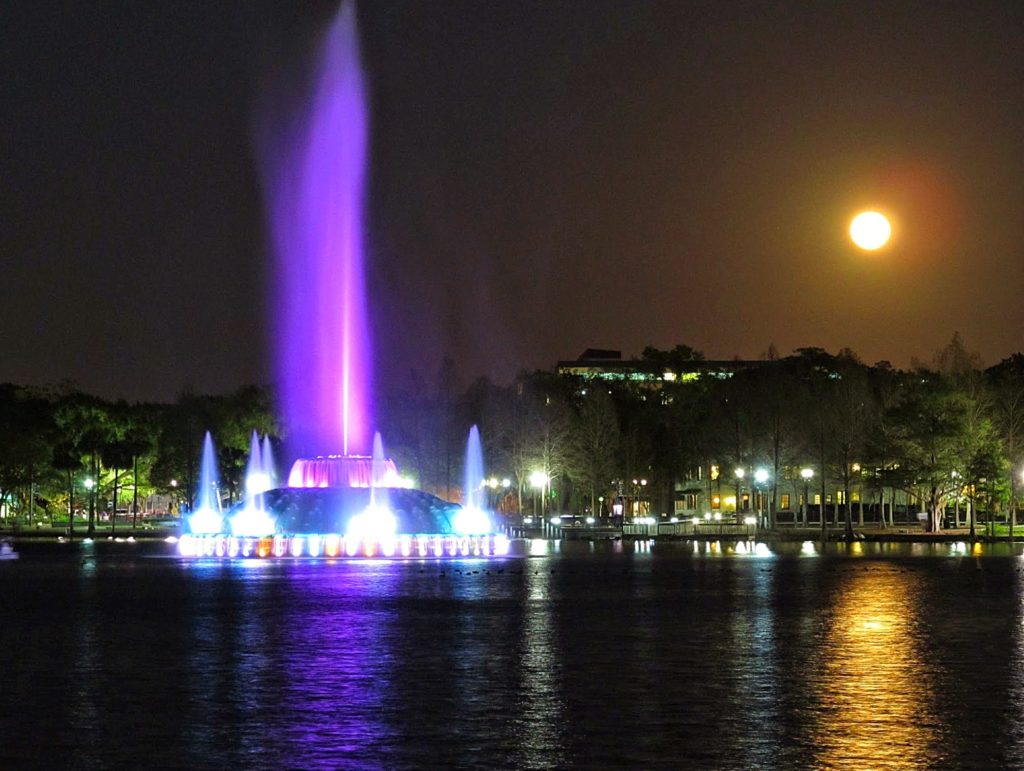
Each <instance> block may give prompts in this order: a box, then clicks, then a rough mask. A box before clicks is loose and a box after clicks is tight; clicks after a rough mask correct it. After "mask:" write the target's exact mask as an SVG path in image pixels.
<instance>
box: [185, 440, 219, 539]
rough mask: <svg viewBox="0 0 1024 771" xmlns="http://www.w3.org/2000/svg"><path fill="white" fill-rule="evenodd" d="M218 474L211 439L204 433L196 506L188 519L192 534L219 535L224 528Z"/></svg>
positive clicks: (215, 455) (215, 454)
mask: <svg viewBox="0 0 1024 771" xmlns="http://www.w3.org/2000/svg"><path fill="white" fill-rule="evenodd" d="M219 488H220V474H219V473H218V472H217V453H216V451H215V450H214V448H213V437H212V436H210V432H209V431H207V432H206V436H205V437H204V438H203V454H202V460H201V461H200V464H199V487H198V489H197V490H196V505H195V507H194V508H193V509H192V513H191V514H190V515H189V517H188V525H189V530H190V531H191V532H193V533H220V532H222V530H223V528H224V514H223V511H222V509H221V505H220V492H219Z"/></svg>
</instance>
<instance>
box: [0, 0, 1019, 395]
mask: <svg viewBox="0 0 1024 771" xmlns="http://www.w3.org/2000/svg"><path fill="white" fill-rule="evenodd" d="M808 6H809V7H808ZM336 7H337V4H336V3H334V2H317V3H291V2H289V3H281V2H277V1H276V0H274V1H271V0H260V1H259V2H254V1H252V0H247V1H246V2H230V1H228V0H222V2H206V3H198V2H190V3H186V2H173V3H168V2H148V1H147V2H131V3H126V2H121V3H114V2H109V3H107V2H105V3H98V2H67V3H48V2H44V1H43V0H14V2H7V3H4V4H3V6H2V7H0V61H2V62H3V68H2V73H3V76H2V77H0V143H2V152H0V181H2V184H0V196H2V198H0V382H2V381H11V382H17V383H26V384H48V383H56V382H58V381H62V380H65V379H70V380H72V381H74V382H75V383H76V384H77V385H78V386H79V387H81V388H82V389H84V390H87V391H91V392H94V393H97V394H100V395H103V396H106V397H125V398H128V399H130V400H139V399H159V400H169V399H173V398H174V397H175V395H177V394H178V393H180V392H181V391H182V390H183V389H184V388H191V389H193V390H196V391H199V392H212V393H217V392H223V391H226V390H229V389H232V388H234V387H237V386H239V385H243V384H246V383H253V382H256V383H262V382H268V381H269V379H270V377H271V375H270V373H271V372H272V371H273V368H272V366H271V363H270V361H269V358H270V351H271V345H270V343H269V336H270V334H271V329H272V327H273V323H274V321H273V320H274V313H273V301H272V300H271V299H270V298H269V297H268V294H269V287H268V286H267V284H268V280H267V277H268V275H269V269H268V268H269V260H270V255H269V254H268V248H269V247H268V243H269V240H268V237H267V230H266V218H265V215H264V210H263V198H262V194H261V190H260V174H259V171H258V169H259V165H258V162H257V159H256V153H255V150H254V137H256V136H258V135H259V132H260V130H261V126H262V125H263V124H264V123H265V121H266V120H267V113H268V110H271V109H272V107H271V106H272V105H277V104H280V103H281V99H280V98H279V97H280V94H282V93H293V94H294V93H301V89H300V88H299V85H300V84H301V74H302V72H303V69H302V68H303V66H304V64H305V63H308V61H309V57H310V55H311V53H312V52H313V51H314V50H315V47H316V42H317V37H318V35H319V34H320V32H321V31H322V29H323V27H324V26H325V25H326V23H327V22H328V20H329V19H330V17H331V16H332V15H333V13H334V11H335V9H336ZM359 18H360V24H361V27H362V39H363V58H364V67H365V70H366V74H367V81H368V85H369V91H370V98H371V102H372V105H371V110H372V117H371V124H372V125H371V143H372V150H371V153H372V168H371V169H370V171H369V183H368V190H367V195H368V212H367V219H368V222H367V229H368V233H367V240H368V245H369V254H368V256H367V259H368V269H367V270H368V277H369V283H370V292H371V303H372V306H373V325H374V329H375V333H374V334H375V339H376V345H375V347H376V362H377V368H378V370H379V372H380V375H379V378H380V380H381V381H382V382H384V383H385V384H393V383H396V382H401V381H402V380H403V379H404V378H405V377H407V375H408V371H409V370H410V369H411V368H415V369H417V370H419V371H420V373H421V374H422V375H423V377H424V379H426V380H427V381H428V382H430V381H432V380H433V379H434V377H435V375H436V372H437V370H438V369H439V367H440V363H441V360H442V358H443V357H445V356H449V357H451V358H452V359H454V361H455V362H456V366H457V369H458V371H459V373H460V374H461V376H462V378H463V380H464V381H468V380H470V379H471V378H473V377H475V376H477V375H488V376H490V377H491V378H492V379H494V380H496V381H498V382H508V381H509V380H510V378H511V377H512V376H513V375H514V374H515V373H516V371H518V370H519V369H520V368H524V367H525V368H530V369H532V368H544V369H546V368H550V367H551V366H552V365H553V364H554V363H555V362H556V361H557V360H559V359H567V358H574V357H575V356H577V355H578V354H579V353H580V352H581V351H582V350H583V349H585V348H588V347H601V348H615V349H621V350H622V351H623V352H624V354H625V355H627V356H629V355H633V354H638V353H639V352H640V350H641V349H642V348H643V347H644V346H646V345H654V346H656V347H660V348H670V347H672V346H674V345H676V344H677V343H685V344H688V345H690V346H693V347H695V348H698V349H700V350H702V351H704V353H705V354H706V355H707V356H708V357H709V358H713V359H727V358H732V357H735V356H739V357H742V358H756V357H758V356H760V355H761V354H762V353H763V352H764V351H765V350H766V349H767V348H768V346H769V345H770V344H774V345H775V346H776V347H777V349H778V350H779V351H780V352H781V353H783V354H785V353H788V352H790V351H792V350H793V349H794V348H796V347H802V346H820V347H823V348H826V349H828V350H830V351H833V352H834V351H836V350H838V349H839V348H842V347H849V348H852V349H853V350H854V351H856V352H857V353H858V354H860V356H861V357H862V358H863V359H864V360H865V361H866V362H867V363H874V362H876V361H878V360H881V359H886V360H889V361H891V362H892V363H893V364H894V365H896V366H907V365H909V364H910V361H911V358H912V357H917V358H918V359H922V360H930V359H931V357H932V355H933V354H934V352H935V351H936V350H937V349H938V348H940V347H942V346H943V345H945V344H946V343H947V342H948V341H949V340H950V339H951V337H952V335H953V333H954V332H956V331H959V332H960V333H961V335H962V337H963V338H964V341H965V343H966V345H967V346H968V347H969V348H971V349H973V350H976V351H978V352H979V353H980V354H981V355H982V358H983V360H984V361H985V363H986V364H993V363H996V362H998V361H999V360H1000V359H1001V358H1004V357H1005V356H1008V355H1010V354H1012V353H1014V352H1016V351H1019V350H1022V348H1024V302H1022V299H1024V298H1022V294H1024V261H1022V259H1021V257H1022V252H1024V249H1022V246H1024V186H1022V182H1024V110H1022V105H1024V4H1022V3H1020V2H980V1H975V2H963V3H945V2H936V1H935V0H931V1H930V2H892V0H886V1H884V2H849V3H844V4H837V3H817V4H807V3H797V2H792V3H791V2H717V1H715V2H706V3H691V2H683V1H682V0H673V1H671V2H661V3H657V2H638V1H637V2H626V1H625V0H620V1H619V2H598V1H596V0H587V1H586V2H584V1H583V0H575V1H573V2H559V1H557V0H539V1H538V2H532V3H520V2H511V0H509V1H507V2H437V3H430V2H393V1H391V0H388V1H387V2H377V3H373V2H364V3H362V4H361V5H360V7H359ZM275 95H276V96H275ZM865 207H877V208H879V209H880V210H882V211H885V212H886V213H888V214H890V215H892V216H893V218H894V221H895V226H896V232H895V237H894V239H893V241H892V243H891V244H890V245H889V246H888V247H886V248H885V249H884V250H882V251H881V252H879V253H873V254H869V253H865V252H861V251H859V250H857V249H856V248H855V247H853V246H852V245H851V244H850V243H849V240H848V238H847V235H846V226H847V223H848V221H849V219H850V218H851V217H852V216H853V214H855V213H856V212H857V211H858V210H859V209H861V208H865Z"/></svg>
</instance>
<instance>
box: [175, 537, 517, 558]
mask: <svg viewBox="0 0 1024 771" xmlns="http://www.w3.org/2000/svg"><path fill="white" fill-rule="evenodd" d="M510 544H511V541H510V540H509V539H508V537H507V536H505V535H502V534H500V533H498V534H491V535H478V536H458V535H430V534H415V535H411V534H405V535H399V536H395V537H393V538H385V539H383V540H377V539H374V538H358V537H351V538H350V537H348V536H343V535H341V534H339V533H326V534H321V533H312V534H301V535H299V534H296V535H274V536H264V537H262V538H253V537H241V538H239V537H236V536H233V535H232V536H229V535H224V534H223V533H218V534H216V535H183V536H182V537H181V538H180V539H179V540H178V553H179V554H180V555H181V556H182V557H208V558H216V559H239V558H240V559H296V558H305V559H309V558H316V559H342V558H344V559H462V558H466V557H506V556H509V547H510Z"/></svg>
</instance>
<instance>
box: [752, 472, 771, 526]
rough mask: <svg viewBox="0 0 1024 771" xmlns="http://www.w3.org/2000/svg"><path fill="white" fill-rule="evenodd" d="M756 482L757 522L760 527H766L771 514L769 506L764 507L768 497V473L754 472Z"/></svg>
mask: <svg viewBox="0 0 1024 771" xmlns="http://www.w3.org/2000/svg"><path fill="white" fill-rule="evenodd" d="M754 481H755V482H756V483H757V520H758V524H759V526H760V527H766V526H767V525H768V522H767V520H768V515H769V514H770V512H768V511H767V508H768V507H767V506H765V505H764V502H765V501H764V499H765V496H766V495H767V487H766V485H767V483H768V472H767V471H766V470H765V469H763V468H759V469H758V470H757V471H755V472H754Z"/></svg>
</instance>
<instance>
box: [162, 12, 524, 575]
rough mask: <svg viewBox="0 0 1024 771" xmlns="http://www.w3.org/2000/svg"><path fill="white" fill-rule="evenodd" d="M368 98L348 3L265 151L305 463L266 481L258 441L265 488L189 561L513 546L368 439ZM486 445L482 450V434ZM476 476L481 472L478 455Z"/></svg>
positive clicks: (190, 546)
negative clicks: (297, 107)
mask: <svg viewBox="0 0 1024 771" xmlns="http://www.w3.org/2000/svg"><path fill="white" fill-rule="evenodd" d="M363 94H364V86H363V73H362V68H361V64H360V53H359V36H358V32H357V29H356V12H355V5H354V4H353V3H345V4H343V6H342V7H341V9H340V11H339V13H338V16H337V18H336V19H335V21H334V23H333V24H332V25H331V26H330V28H329V29H328V31H327V34H326V37H325V39H324V41H323V45H322V47H321V51H320V60H319V68H318V70H317V72H316V76H315V82H314V84H313V88H312V90H311V92H310V97H309V100H308V109H307V110H306V111H305V112H304V113H303V114H302V115H300V116H297V117H298V120H297V121H294V122H293V123H291V124H289V127H290V128H291V129H292V130H289V131H285V132H280V131H277V132H274V131H271V132H268V135H274V136H277V137H283V139H284V141H282V142H278V143H276V144H274V146H270V144H267V145H266V146H264V147H263V148H262V152H261V155H262V157H263V158H264V160H265V161H266V163H264V165H263V171H264V189H265V191H266V202H267V206H268V209H269V211H270V215H271V216H270V220H271V236H272V239H273V243H274V247H275V251H276V253H277V262H276V268H277V270H276V275H275V286H276V287H277V288H278V289H279V296H278V297H277V298H276V302H275V305H276V307H277V309H278V313H277V325H276V341H275V343H276V345H275V353H276V362H277V375H278V384H279V408H280V412H281V415H282V417H283V419H284V423H285V425H286V426H288V437H287V441H288V445H287V450H288V452H289V454H290V455H291V457H297V460H295V462H294V463H293V464H292V466H291V470H290V471H289V473H288V479H287V486H286V487H280V488H271V487H270V486H269V484H265V482H266V481H267V480H266V479H265V478H264V476H265V475H267V472H268V469H269V468H270V466H269V459H270V455H269V452H268V451H266V452H265V451H262V450H261V449H260V448H259V445H258V442H257V439H256V436H255V434H254V436H253V441H252V449H251V451H250V460H249V463H250V472H249V475H247V480H248V479H254V480H256V483H257V485H258V487H259V492H258V493H256V492H253V493H252V494H247V496H246V500H245V501H243V502H242V503H241V504H239V505H238V506H236V507H234V508H233V509H232V510H231V511H229V512H228V514H227V518H228V519H229V521H230V522H231V533H230V534H225V533H224V532H223V530H222V529H220V528H219V527H218V528H213V524H214V523H213V521H212V519H211V521H210V523H209V524H208V525H207V526H206V527H205V528H204V529H202V530H196V529H194V528H193V529H192V531H191V534H189V535H188V536H186V537H183V538H182V541H181V547H180V550H181V553H182V554H186V555H192V556H199V555H202V556H229V557H231V556H238V555H241V556H257V557H266V556H278V557H281V556H289V555H290V556H328V557H334V556H345V555H347V556H357V555H359V556H377V555H382V556H406V557H408V556H432V557H447V556H466V555H471V554H475V555H490V554H496V553H504V552H505V550H506V546H507V540H506V539H504V537H503V536H500V535H495V534H493V533H491V532H490V522H489V519H488V518H487V516H486V514H485V513H484V512H483V510H482V507H480V506H479V501H467V502H466V506H464V507H461V506H459V505H457V504H452V503H448V502H446V501H442V500H441V499H439V498H437V497H435V496H433V495H430V494H428V493H425V492H422V491H419V490H411V489H404V485H403V482H402V480H401V478H400V477H399V474H398V469H397V467H396V465H395V463H394V462H393V461H392V460H390V459H388V458H386V457H385V455H384V451H383V444H382V442H381V440H380V435H379V434H376V435H375V436H374V437H373V438H372V439H371V427H372V403H371V394H372V385H371V351H370V329H369V323H368V320H367V308H366V289H365V286H364V280H363V231H362V225H363V181H364V169H365V160H366V145H367V115H366V108H365V100H364V95H363ZM476 446H477V450H476V452H477V455H479V434H478V433H477V434H476ZM339 449H340V450H341V452H340V453H337V451H338V450H339ZM368 450H369V453H370V454H367V451H368ZM476 468H477V471H476V472H475V473H477V474H479V473H482V460H481V461H480V462H479V463H477V465H476ZM478 487H479V485H478ZM211 528H212V529H211Z"/></svg>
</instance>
